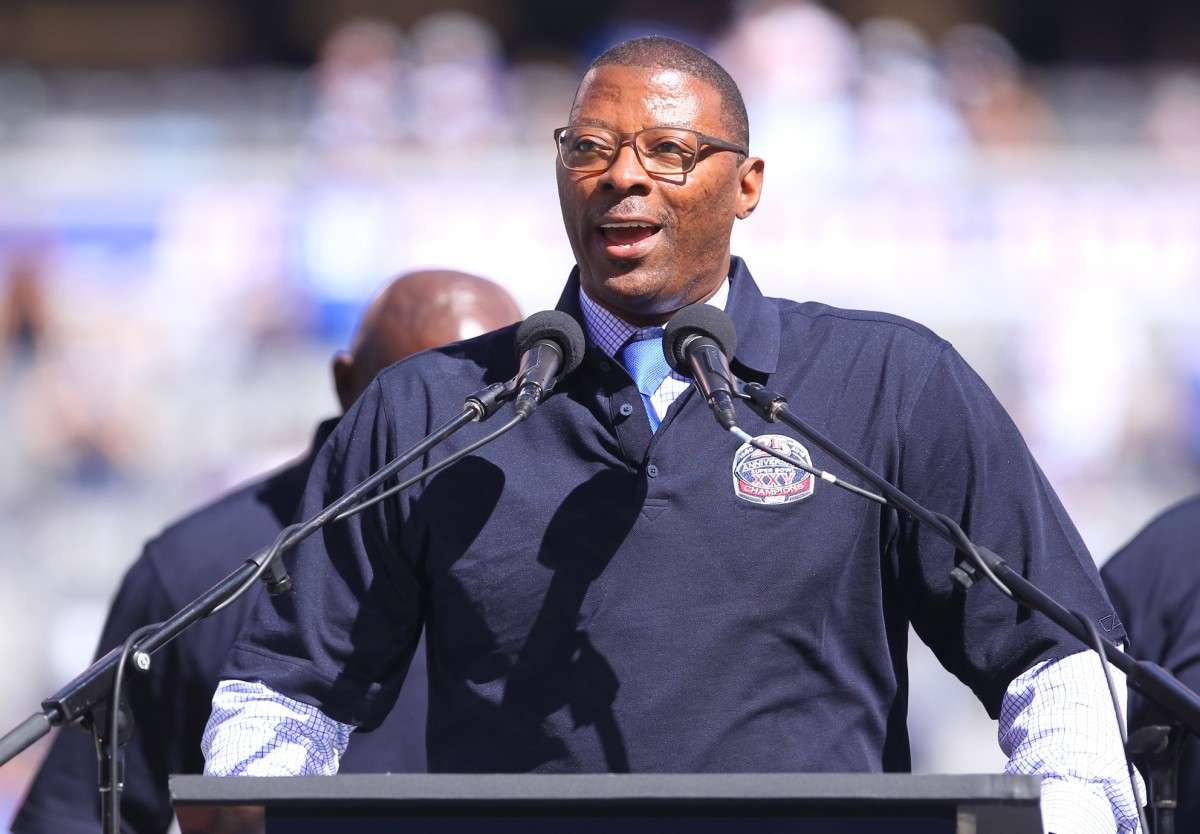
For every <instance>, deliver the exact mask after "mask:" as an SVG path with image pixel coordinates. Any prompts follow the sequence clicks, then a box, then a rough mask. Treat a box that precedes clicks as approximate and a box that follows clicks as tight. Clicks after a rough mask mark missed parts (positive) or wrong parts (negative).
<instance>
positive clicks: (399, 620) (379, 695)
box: [222, 378, 425, 729]
mask: <svg viewBox="0 0 1200 834" xmlns="http://www.w3.org/2000/svg"><path fill="white" fill-rule="evenodd" d="M404 395H405V392H403V391H400V392H393V394H392V399H391V400H388V399H387V398H386V397H385V394H384V392H383V390H382V389H381V384H380V380H379V379H378V378H377V379H376V380H375V381H374V382H373V383H372V384H371V385H370V387H369V388H368V389H367V391H366V392H364V393H363V395H362V396H361V397H360V398H359V400H358V402H356V403H355V405H354V406H353V407H352V408H351V409H350V411H349V412H348V413H347V414H346V416H345V417H343V418H342V420H341V421H340V422H339V423H338V426H337V428H336V429H335V430H334V432H333V434H332V435H330V437H329V439H328V440H327V441H326V443H325V445H324V446H323V447H322V448H321V450H320V451H319V452H318V454H317V456H316V459H315V463H314V465H313V469H312V472H311V474H310V476H309V480H308V484H307V486H306V488H305V491H304V495H303V498H302V501H301V506H300V509H299V511H298V518H301V519H310V518H313V517H315V516H316V515H317V514H318V513H320V512H321V511H322V510H323V509H324V508H325V507H327V506H329V505H330V504H332V503H333V502H334V501H336V500H337V499H339V498H340V497H342V496H343V495H345V494H346V493H347V492H348V491H350V490H352V489H353V488H354V487H356V486H357V485H358V484H360V483H361V482H362V481H364V480H365V479H366V478H367V477H369V476H370V475H371V474H373V473H375V472H377V471H378V470H380V469H381V468H382V467H383V466H385V465H386V463H387V462H388V461H389V460H391V459H393V458H394V457H396V456H397V455H399V454H400V453H402V452H404V451H406V449H407V448H408V444H407V442H406V440H407V439H403V440H404V442H405V445H404V446H403V447H401V446H400V445H399V444H400V443H401V442H402V439H401V438H398V437H397V436H396V434H395V432H394V431H393V427H392V417H391V410H392V409H393V408H395V407H396V398H397V397H402V396H404ZM423 422H424V421H422V423H423ZM408 428H409V431H410V433H413V434H417V435H418V436H420V435H421V434H423V433H424V431H425V427H424V425H415V426H409V427H408ZM418 465H420V462H419V461H418V462H417V463H416V464H414V467H415V466H418ZM410 471H411V469H410V470H406V472H410ZM389 483H395V481H394V480H392V481H389ZM377 491H378V490H376V492H377ZM369 494H374V493H369ZM405 500H408V496H407V495H405V494H402V495H400V496H393V497H390V498H388V499H385V500H383V501H380V502H377V503H376V504H374V505H372V506H371V507H369V508H367V509H366V510H364V511H362V512H360V513H357V514H355V515H352V516H350V517H348V518H345V519H340V520H336V521H331V522H330V523H328V524H326V525H325V526H323V527H322V528H321V529H319V530H318V531H316V532H315V533H313V534H312V535H311V536H309V537H308V538H307V539H305V540H304V541H303V542H302V543H301V544H300V545H299V546H298V547H297V548H296V549H295V550H294V551H293V552H292V553H290V554H287V555H286V556H285V563H286V565H287V568H288V571H289V573H290V574H291V576H292V580H293V584H294V587H293V588H292V590H291V591H289V592H287V593H284V594H280V595H278V596H271V595H269V594H262V595H260V600H259V603H258V604H257V605H256V606H255V608H254V609H253V611H252V613H251V616H250V618H249V620H248V621H247V623H246V625H245V626H244V627H243V629H242V631H241V633H240V634H239V636H238V640H237V642H236V643H235V644H234V647H233V650H232V652H231V653H230V656H229V659H228V661H227V662H226V665H225V668H224V669H223V670H222V678H223V679H226V680H229V679H232V680H239V681H251V682H260V683H263V684H265V685H266V686H267V687H269V688H270V689H271V690H273V691H274V692H277V693H279V694H281V695H283V696H285V697H287V698H289V699H292V700H294V701H297V702H300V703H304V704H310V705H313V706H316V707H318V708H319V709H320V710H321V711H322V712H323V713H324V714H325V715H326V716H328V717H329V718H331V719H333V720H334V721H336V722H338V723H340V724H346V725H353V726H356V727H365V728H367V729H373V728H375V727H377V726H379V724H380V722H381V721H382V720H383V718H384V717H385V716H386V715H387V713H388V711H389V710H390V709H391V707H392V705H393V704H394V703H395V700H396V697H397V695H398V694H399V691H400V686H401V684H402V683H403V680H404V676H405V674H406V673H407V670H408V665H409V662H410V661H411V659H412V654H413V651H414V649H415V647H416V644H417V639H418V637H419V634H420V629H421V621H420V608H419V598H420V587H419V583H418V580H417V578H416V576H415V573H414V569H413V566H412V565H411V564H409V563H407V562H406V561H405V560H404V558H403V557H402V554H401V548H400V544H399V542H400V538H401V534H400V526H401V521H400V516H401V511H400V502H402V501H405Z"/></svg>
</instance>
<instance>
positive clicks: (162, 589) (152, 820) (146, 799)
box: [12, 420, 426, 834]
mask: <svg viewBox="0 0 1200 834" xmlns="http://www.w3.org/2000/svg"><path fill="white" fill-rule="evenodd" d="M334 422H335V421H332V420H330V421H327V422H326V423H323V424H322V425H321V427H320V428H319V429H318V431H317V433H316V436H315V437H314V439H313V449H312V451H311V452H310V454H309V455H307V456H306V457H304V458H303V459H301V460H299V461H297V462H295V463H293V464H291V465H289V466H288V467H286V468H284V469H281V470H279V471H278V472H275V473H273V474H272V475H270V476H268V477H266V478H263V479H261V480H259V481H256V482H254V483H252V484H249V485H247V486H245V487H242V488H241V489H238V490H237V491H235V492H233V493H230V494H229V495H227V496H225V497H223V498H221V499H220V500H218V501H216V502H215V503H213V504H211V505H209V506H207V507H205V508H203V509H201V510H198V511H197V512H195V513H193V514H192V515H189V516H187V517H186V518H183V519H181V520H179V521H178V522H176V523H174V524H172V525H171V526H169V527H168V528H166V530H164V531H163V532H162V533H161V534H160V535H158V536H156V537H155V538H153V539H151V540H150V541H149V542H147V543H146V546H145V548H144V549H143V551H142V554H141V556H140V558H138V560H137V561H135V562H134V563H133V564H132V565H131V566H130V568H129V570H128V571H127V572H126V574H125V578H124V580H123V581H122V583H121V587H120V589H119V590H118V591H117V595H116V598H115V599H114V601H113V603H112V607H111V609H110V610H109V615H108V621H107V622H106V624H105V626H104V631H103V634H102V636H101V638H100V651H99V652H98V655H100V654H107V653H108V651H109V650H110V649H112V648H113V647H114V646H119V645H121V644H122V643H123V642H124V641H125V638H126V637H128V636H129V635H130V634H132V633H133V631H134V630H136V629H137V628H140V627H141V626H143V625H147V624H149V623H159V622H163V621H165V620H167V619H169V618H170V617H171V616H173V615H174V614H175V613H176V612H178V611H180V610H181V609H183V608H184V607H185V606H186V605H187V604H188V603H190V602H191V601H192V600H194V599H196V598H197V597H199V596H200V595H201V594H203V593H204V592H205V591H207V590H208V589H209V588H211V587H212V586H214V585H215V584H217V582H219V581H220V580H221V579H223V578H224V577H225V576H227V575H229V574H230V573H232V572H233V571H234V570H236V569H237V567H238V566H239V565H240V564H242V563H243V562H245V561H246V558H247V557H248V556H250V555H251V554H252V553H254V552H255V551H257V550H259V549H260V548H262V547H265V546H266V545H269V544H270V543H271V542H273V541H274V540H275V538H276V537H277V536H278V535H279V532H280V530H282V529H283V528H284V527H285V526H286V525H288V524H290V523H291V521H292V519H293V516H294V515H295V512H296V505H297V504H298V503H299V500H300V495H301V492H302V491H303V488H304V484H305V482H306V480H307V478H308V472H309V469H310V468H311V466H312V462H313V457H314V456H315V454H316V449H317V448H318V447H319V446H320V444H321V443H323V442H324V440H325V438H326V437H328V435H329V433H330V432H331V431H332V430H333V426H334ZM257 595H258V589H252V590H251V591H250V592H248V593H246V594H244V595H242V596H241V597H240V598H239V599H238V600H237V601H236V602H234V603H233V604H232V605H231V606H230V607H229V608H227V609H225V610H223V611H220V612H218V613H217V614H215V615H213V616H212V617H209V618H207V619H204V620H201V621H200V622H198V623H196V624H195V625H193V626H191V627H190V628H189V629H187V630H186V631H184V632H183V633H182V634H180V635H179V636H178V637H177V638H175V640H173V641H172V642H171V643H169V644H168V645H166V646H164V647H163V648H162V649H160V650H159V651H157V652H155V653H154V656H153V659H152V663H151V667H150V671H149V672H148V673H147V674H146V675H144V676H142V677H140V678H134V679H128V678H127V679H126V680H127V689H126V692H127V693H128V696H129V704H130V709H131V710H132V712H133V717H134V727H135V729H134V735H133V737H132V738H131V739H130V741H129V743H128V744H127V745H126V748H125V773H126V777H125V789H124V792H123V793H122V798H121V816H122V822H123V824H124V825H123V827H124V830H125V831H134V832H138V834H151V832H157V834H162V832H165V831H166V830H167V828H168V826H169V825H170V823H171V817H172V814H173V811H172V808H171V802H170V797H169V794H168V792H167V777H168V776H169V775H170V774H172V773H202V772H203V770H204V756H203V755H202V754H201V752H200V738H201V735H202V734H203V732H204V727H205V724H206V723H207V722H208V716H209V713H210V712H211V711H212V694H213V690H215V689H216V688H217V681H218V680H219V679H220V678H219V675H220V670H221V666H222V664H223V663H224V660H225V655H226V654H227V653H228V651H229V648H230V646H232V645H233V641H234V638H235V637H236V636H237V633H238V630H239V629H240V627H241V624H242V622H243V621H244V620H245V619H246V617H247V615H248V614H249V612H250V609H251V608H252V607H253V605H254V602H255V599H256V597H257ZM423 660H424V659H423V658H421V657H418V662H417V663H416V664H414V667H415V673H414V674H412V675H410V678H409V681H408V682H407V683H406V685H405V688H404V697H403V698H402V699H401V705H400V706H399V707H398V708H397V709H396V710H395V711H394V712H393V713H392V715H390V716H389V717H388V720H387V722H386V724H385V726H384V727H383V728H382V729H380V730H379V731H378V732H375V733H370V734H364V735H363V736H362V737H361V738H358V737H356V738H355V743H354V745H353V747H354V749H353V750H352V751H349V752H348V753H347V755H346V758H345V759H344V761H343V764H342V769H343V770H344V771H346V772H352V773H353V772H364V773H365V772H383V771H392V772H410V771H411V772H421V771H424V769H425V746H424V734H425V700H426V690H425V686H424V675H423V672H424V662H423ZM96 783H97V779H96V747H95V744H94V743H93V741H92V737H91V735H90V734H89V733H84V732H81V731H79V730H78V729H75V728H65V729H63V730H60V731H59V732H58V733H57V735H56V736H55V739H54V742H53V744H52V745H51V746H50V749H49V751H48V752H47V755H46V759H45V761H44V762H43V764H42V766H41V768H40V770H39V771H38V774H37V776H36V777H35V779H34V781H33V785H32V787H31V789H30V792H29V795H28V796H27V797H26V799H25V802H24V804H23V805H22V807H21V810H20V812H19V813H18V815H17V817H16V819H15V820H14V822H13V826H12V830H13V831H14V832H15V834H94V832H96V831H98V830H99V826H100V822H101V817H100V800H99V794H98V792H97V789H96Z"/></svg>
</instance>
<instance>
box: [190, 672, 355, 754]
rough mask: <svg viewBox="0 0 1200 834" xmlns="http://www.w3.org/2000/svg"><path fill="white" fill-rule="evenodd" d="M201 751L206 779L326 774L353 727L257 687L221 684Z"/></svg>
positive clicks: (215, 694)
mask: <svg viewBox="0 0 1200 834" xmlns="http://www.w3.org/2000/svg"><path fill="white" fill-rule="evenodd" d="M212 704H213V706H212V715H211V716H209V719H208V725H207V726H206V727H205V728H204V737H203V739H202V740H201V743H200V747H201V749H202V750H203V752H204V759H205V762H204V773H205V775H207V776H329V775H332V774H334V773H337V769H338V762H340V761H341V757H342V755H343V754H345V752H346V747H347V746H348V745H349V743H350V733H351V732H352V731H353V730H354V727H353V726H351V725H350V724H342V723H340V722H338V721H334V720H333V719H332V718H330V717H328V716H327V715H325V713H323V712H321V711H320V710H319V709H317V708H316V707H314V706H310V705H309V704H303V703H301V702H299V701H293V700H292V699H291V698H288V697H286V696H284V695H281V694H279V693H278V692H276V691H275V690H273V689H271V688H270V687H268V686H265V685H264V684H261V683H247V682H245V681H236V680H225V681H221V683H220V684H218V686H217V691H216V692H215V693H213V701H212Z"/></svg>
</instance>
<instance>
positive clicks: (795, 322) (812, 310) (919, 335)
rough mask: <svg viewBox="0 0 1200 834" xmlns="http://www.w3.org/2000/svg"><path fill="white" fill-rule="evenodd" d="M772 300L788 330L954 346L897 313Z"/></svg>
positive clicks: (816, 303)
mask: <svg viewBox="0 0 1200 834" xmlns="http://www.w3.org/2000/svg"><path fill="white" fill-rule="evenodd" d="M768 300H769V301H771V302H773V303H774V304H775V305H776V307H777V308H778V309H779V313H780V319H781V321H782V323H783V325H784V328H785V330H786V328H788V327H789V325H790V326H797V327H805V326H807V327H811V328H824V329H830V330H836V331H837V333H839V334H846V335H858V336H859V338H871V337H874V338H886V339H891V340H894V339H905V340H912V341H915V342H922V343H925V344H927V345H928V346H929V347H932V348H935V349H940V348H943V347H946V346H948V345H949V344H950V343H949V342H947V341H946V340H945V339H943V338H942V337H941V336H939V335H938V334H937V333H935V332H934V331H933V330H931V329H930V328H928V327H926V326H925V325H923V324H920V323H919V322H915V321H913V320H911V319H907V318H904V317H903V316H898V315H895V314H894V313H884V312H880V311H877V310H854V309H849V308H845V307H834V306H832V305H830V304H823V303H821V302H818V301H793V300H791V299H787V298H769V299H768Z"/></svg>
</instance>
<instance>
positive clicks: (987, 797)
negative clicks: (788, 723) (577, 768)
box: [171, 773, 1042, 834]
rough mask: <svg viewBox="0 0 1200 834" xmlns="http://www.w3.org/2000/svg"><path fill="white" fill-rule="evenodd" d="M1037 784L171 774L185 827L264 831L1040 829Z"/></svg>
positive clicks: (196, 833)
mask: <svg viewBox="0 0 1200 834" xmlns="http://www.w3.org/2000/svg"><path fill="white" fill-rule="evenodd" d="M1040 795H1041V782H1040V780H1039V779H1038V777H1036V776H1008V775H1001V774H983V775H911V774H779V773H771V774H744V773H740V774H634V775H627V774H580V775H569V776H568V775H552V776H551V775H508V774H487V775H476V774H436V775H434V774H428V775H427V774H395V775H382V774H380V775H375V774H372V775H346V776H301V777H291V778H247V777H232V778H228V777H227V778H215V777H205V776H172V777H171V800H172V802H173V803H174V805H175V808H176V812H177V814H178V815H179V820H180V825H181V828H182V830H183V832H184V834H215V832H218V831H219V832H233V831H238V832H248V831H256V830H257V831H262V830H264V828H263V827H262V825H263V824H262V810H260V809H265V812H266V827H265V830H266V831H267V832H270V834H276V832H279V834H284V833H285V832H286V834H308V832H316V831H330V830H337V831H339V832H347V833H348V834H349V833H350V832H353V834H367V832H381V831H390V830H395V828H396V823H397V821H399V820H404V825H403V830H404V831H405V832H420V834H424V832H426V831H430V832H432V831H437V832H439V834H461V833H462V832H483V831H486V832H502V833H503V834H508V832H518V831H519V832H522V834H526V833H528V834H538V833H539V832H550V831H555V832H558V831H561V830H563V828H564V827H565V826H569V827H570V830H571V831H573V832H584V833H585V834H591V833H592V832H602V831H610V830H620V831H622V832H631V833H635V832H651V831H653V832H655V834H666V833H668V832H676V831H679V832H682V831H687V832H689V834H717V833H718V832H721V834H724V832H734V831H737V832H741V831H746V830H750V829H751V828H752V829H753V830H754V831H755V832H776V831H778V832H783V831H787V832H789V834H797V833H798V832H817V831H820V832H821V834H867V832H883V831H886V832H888V834H910V832H911V834H916V832H921V834H943V833H944V834H1023V832H1028V834H1040V832H1041V830H1042V827H1041V812H1040V810H1039V807H1038V801H1039V798H1040ZM235 811H236V813H235ZM256 812H257V813H256ZM235 820H236V821H235Z"/></svg>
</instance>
